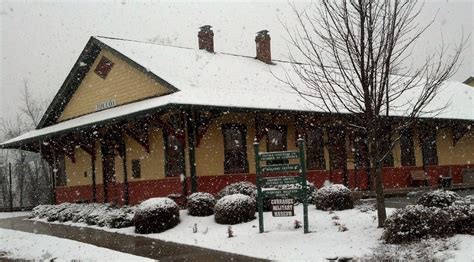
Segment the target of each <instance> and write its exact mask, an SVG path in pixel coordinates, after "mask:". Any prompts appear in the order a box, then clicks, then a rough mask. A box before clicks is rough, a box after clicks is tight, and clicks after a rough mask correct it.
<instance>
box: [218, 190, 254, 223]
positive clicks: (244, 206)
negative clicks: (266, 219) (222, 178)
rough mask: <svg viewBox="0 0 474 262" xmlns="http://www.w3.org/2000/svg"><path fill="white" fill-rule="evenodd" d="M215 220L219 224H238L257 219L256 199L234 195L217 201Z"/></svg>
mask: <svg viewBox="0 0 474 262" xmlns="http://www.w3.org/2000/svg"><path fill="white" fill-rule="evenodd" d="M214 213H215V215H214V219H215V220H216V222H217V223H219V224H230V225H234V224H238V223H243V222H247V221H250V220H253V219H255V199H254V198H253V197H250V196H247V195H243V194H234V195H229V196H225V197H223V198H221V199H219V200H218V201H217V204H216V206H215V207H214Z"/></svg>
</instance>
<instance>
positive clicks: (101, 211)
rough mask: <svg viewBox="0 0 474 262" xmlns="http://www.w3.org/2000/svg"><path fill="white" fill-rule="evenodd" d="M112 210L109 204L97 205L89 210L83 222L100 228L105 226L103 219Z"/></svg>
mask: <svg viewBox="0 0 474 262" xmlns="http://www.w3.org/2000/svg"><path fill="white" fill-rule="evenodd" d="M111 209H112V208H111V207H110V205H109V204H103V205H97V206H96V208H94V209H93V210H91V212H89V213H88V214H87V215H86V217H85V222H86V223H87V224H88V225H97V226H100V227H103V226H105V223H104V217H105V216H106V215H107V213H108V212H110V210H111Z"/></svg>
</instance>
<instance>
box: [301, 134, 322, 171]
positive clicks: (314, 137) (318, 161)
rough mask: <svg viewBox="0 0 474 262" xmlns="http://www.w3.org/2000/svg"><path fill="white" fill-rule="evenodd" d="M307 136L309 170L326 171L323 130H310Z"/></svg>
mask: <svg viewBox="0 0 474 262" xmlns="http://www.w3.org/2000/svg"><path fill="white" fill-rule="evenodd" d="M305 135H306V164H307V168H308V169H317V170H321V169H326V161H325V160H324V142H323V137H324V135H323V129H322V128H317V127H316V128H308V129H306V132H305Z"/></svg>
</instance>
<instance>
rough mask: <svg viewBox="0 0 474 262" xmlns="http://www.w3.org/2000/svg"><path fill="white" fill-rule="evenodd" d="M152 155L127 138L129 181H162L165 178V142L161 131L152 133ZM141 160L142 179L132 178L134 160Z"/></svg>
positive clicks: (156, 130)
mask: <svg viewBox="0 0 474 262" xmlns="http://www.w3.org/2000/svg"><path fill="white" fill-rule="evenodd" d="M149 135H150V153H147V152H146V150H145V149H144V148H143V147H142V146H141V145H140V144H138V143H137V142H136V141H135V140H134V139H132V138H130V137H127V138H126V145H127V171H128V176H129V179H128V180H129V181H130V182H133V181H142V180H153V179H162V178H164V177H165V158H164V151H165V150H164V141H163V132H162V130H161V129H153V130H151V131H150V134H149ZM134 159H138V160H140V171H141V176H140V178H133V177H132V160H134Z"/></svg>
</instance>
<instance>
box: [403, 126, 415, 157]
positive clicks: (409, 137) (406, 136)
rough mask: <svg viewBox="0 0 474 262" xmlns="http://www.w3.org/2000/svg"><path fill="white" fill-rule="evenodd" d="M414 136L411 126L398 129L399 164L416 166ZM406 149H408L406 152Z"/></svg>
mask: <svg viewBox="0 0 474 262" xmlns="http://www.w3.org/2000/svg"><path fill="white" fill-rule="evenodd" d="M414 137H415V136H414V134H413V129H412V128H406V129H403V130H401V131H400V165H401V166H416V159H415V142H414ZM407 149H409V150H408V152H407Z"/></svg>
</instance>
